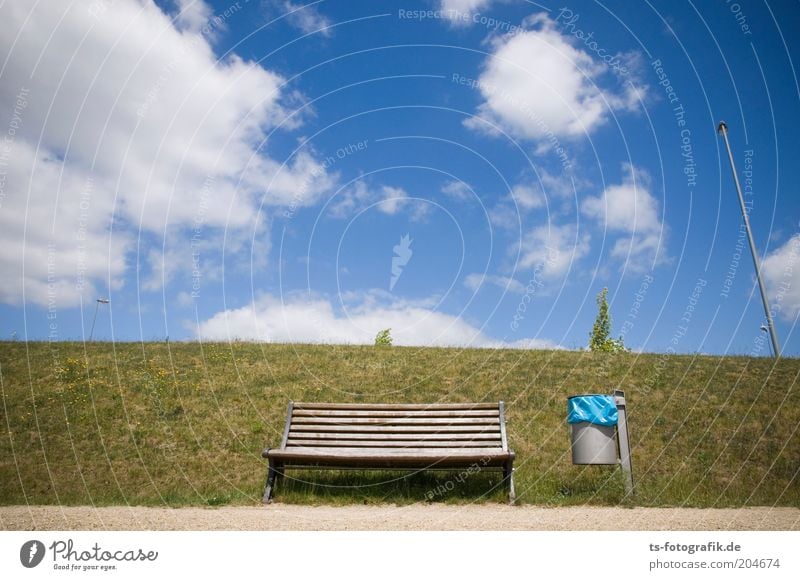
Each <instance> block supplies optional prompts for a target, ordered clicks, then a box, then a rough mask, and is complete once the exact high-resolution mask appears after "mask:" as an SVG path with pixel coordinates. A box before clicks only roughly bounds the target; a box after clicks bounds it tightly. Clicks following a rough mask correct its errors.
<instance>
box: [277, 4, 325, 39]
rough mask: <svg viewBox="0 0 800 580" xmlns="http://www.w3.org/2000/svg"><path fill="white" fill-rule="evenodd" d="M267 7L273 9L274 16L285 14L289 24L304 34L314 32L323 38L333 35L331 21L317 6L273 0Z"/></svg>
mask: <svg viewBox="0 0 800 580" xmlns="http://www.w3.org/2000/svg"><path fill="white" fill-rule="evenodd" d="M266 5H267V6H270V7H271V8H272V10H271V12H272V14H275V13H276V12H277V11H280V12H282V13H284V14H285V15H286V20H287V21H288V22H289V24H291V25H292V26H294V27H295V28H297V29H298V30H300V31H301V32H303V33H304V34H310V33H312V32H316V33H318V34H321V35H323V36H331V34H332V29H330V28H329V26H330V25H331V21H330V20H328V18H326V17H325V16H323V15H322V14H320V12H319V10H317V8H316V6H308V5H303V4H300V3H295V2H290V1H289V0H271V1H270V2H268V3H267V4H266Z"/></svg>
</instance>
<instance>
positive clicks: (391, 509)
mask: <svg viewBox="0 0 800 580" xmlns="http://www.w3.org/2000/svg"><path fill="white" fill-rule="evenodd" d="M0 529H4V530H64V529H69V530H800V509H797V508H769V507H758V508H739V509H692V508H632V509H629V508H613V507H608V508H607V507H564V508H543V507H531V506H520V507H509V506H501V505H474V506H457V505H426V504H414V505H408V506H345V507H329V506H321V507H310V506H298V505H281V504H272V505H269V506H257V507H222V508H176V509H172V508H147V507H103V508H93V507H88V506H87V507H58V506H31V507H27V506H10V507H0Z"/></svg>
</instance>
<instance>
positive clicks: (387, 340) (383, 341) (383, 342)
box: [375, 328, 392, 346]
mask: <svg viewBox="0 0 800 580" xmlns="http://www.w3.org/2000/svg"><path fill="white" fill-rule="evenodd" d="M391 331H392V329H391V328H384V329H383V330H381V331H380V332H379V333H378V334H377V335H375V346H392V334H391Z"/></svg>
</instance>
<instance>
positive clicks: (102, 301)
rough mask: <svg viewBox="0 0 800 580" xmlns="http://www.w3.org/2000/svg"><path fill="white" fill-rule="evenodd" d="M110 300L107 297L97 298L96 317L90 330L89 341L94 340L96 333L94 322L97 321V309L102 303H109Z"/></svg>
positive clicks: (95, 305)
mask: <svg viewBox="0 0 800 580" xmlns="http://www.w3.org/2000/svg"><path fill="white" fill-rule="evenodd" d="M108 303H109V300H107V299H105V298H98V299H97V300H95V303H94V317H93V318H92V330H91V331H89V342H91V341H92V336H93V335H94V323H95V322H97V309H98V308H100V305H101V304H108Z"/></svg>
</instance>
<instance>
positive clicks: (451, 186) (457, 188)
mask: <svg viewBox="0 0 800 580" xmlns="http://www.w3.org/2000/svg"><path fill="white" fill-rule="evenodd" d="M441 191H442V193H443V194H445V195H446V196H447V197H451V198H453V199H455V200H458V201H466V200H468V199H470V198H472V197H474V195H475V194H474V193H473V191H472V188H470V186H469V185H467V184H466V183H464V182H463V181H457V180H453V181H448V182H447V183H445V184H444V185H443V186H442V190H441Z"/></svg>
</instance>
